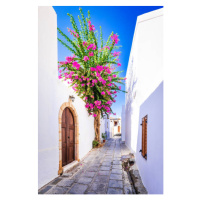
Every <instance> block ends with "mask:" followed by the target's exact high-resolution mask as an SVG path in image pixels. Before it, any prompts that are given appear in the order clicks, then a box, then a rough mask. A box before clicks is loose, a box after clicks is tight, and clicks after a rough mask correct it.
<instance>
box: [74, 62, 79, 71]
mask: <svg viewBox="0 0 200 200" xmlns="http://www.w3.org/2000/svg"><path fill="white" fill-rule="evenodd" d="M72 66H73V67H76V69H77V70H79V68H80V65H79V64H78V63H77V62H76V61H75V62H73V63H72Z"/></svg>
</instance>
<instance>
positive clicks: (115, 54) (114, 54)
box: [111, 51, 120, 57]
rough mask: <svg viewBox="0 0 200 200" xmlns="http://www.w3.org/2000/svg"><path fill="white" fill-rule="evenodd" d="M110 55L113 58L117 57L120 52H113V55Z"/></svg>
mask: <svg viewBox="0 0 200 200" xmlns="http://www.w3.org/2000/svg"><path fill="white" fill-rule="evenodd" d="M111 54H112V55H113V56H114V57H115V56H119V54H120V52H116V51H115V52H114V53H111Z"/></svg>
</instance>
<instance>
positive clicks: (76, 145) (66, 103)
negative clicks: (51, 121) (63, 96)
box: [58, 99, 80, 175]
mask: <svg viewBox="0 0 200 200" xmlns="http://www.w3.org/2000/svg"><path fill="white" fill-rule="evenodd" d="M66 107H68V108H69V109H70V111H71V112H72V114H73V117H74V125H75V160H77V161H80V159H79V121H78V114H77V112H76V109H75V107H74V105H73V104H72V101H71V99H69V102H65V103H63V104H62V106H61V107H60V110H59V114H58V124H59V170H58V174H59V175H60V174H62V173H63V167H62V128H61V123H62V113H63V110H64V109H65V108H66Z"/></svg>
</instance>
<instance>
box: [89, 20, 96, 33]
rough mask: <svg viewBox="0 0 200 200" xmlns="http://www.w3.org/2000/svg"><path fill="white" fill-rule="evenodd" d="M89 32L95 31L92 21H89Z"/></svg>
mask: <svg viewBox="0 0 200 200" xmlns="http://www.w3.org/2000/svg"><path fill="white" fill-rule="evenodd" d="M88 26H89V31H94V30H95V28H94V25H92V24H91V21H88Z"/></svg>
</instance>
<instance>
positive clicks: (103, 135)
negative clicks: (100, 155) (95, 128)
mask: <svg viewBox="0 0 200 200" xmlns="http://www.w3.org/2000/svg"><path fill="white" fill-rule="evenodd" d="M101 135H102V138H103V142H105V141H106V133H102V134H101Z"/></svg>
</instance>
